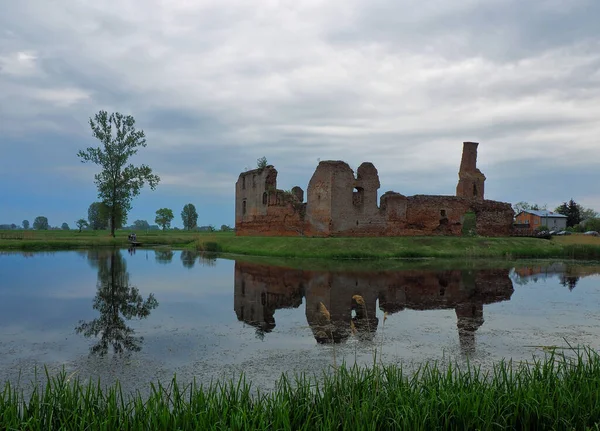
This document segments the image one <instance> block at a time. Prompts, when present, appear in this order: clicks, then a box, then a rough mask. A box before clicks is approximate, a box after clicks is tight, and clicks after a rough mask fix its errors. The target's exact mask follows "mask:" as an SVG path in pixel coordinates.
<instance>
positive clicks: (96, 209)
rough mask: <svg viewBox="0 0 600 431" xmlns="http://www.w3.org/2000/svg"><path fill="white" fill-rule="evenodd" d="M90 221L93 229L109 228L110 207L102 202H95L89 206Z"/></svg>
mask: <svg viewBox="0 0 600 431" xmlns="http://www.w3.org/2000/svg"><path fill="white" fill-rule="evenodd" d="M88 222H89V223H90V227H91V228H92V229H93V230H103V229H106V228H108V208H107V206H106V205H104V203H102V202H93V203H91V204H90V206H89V207H88Z"/></svg>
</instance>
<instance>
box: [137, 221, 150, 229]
mask: <svg viewBox="0 0 600 431" xmlns="http://www.w3.org/2000/svg"><path fill="white" fill-rule="evenodd" d="M133 228H134V229H136V230H147V229H150V224H149V223H148V222H147V221H146V220H136V221H134V222H133Z"/></svg>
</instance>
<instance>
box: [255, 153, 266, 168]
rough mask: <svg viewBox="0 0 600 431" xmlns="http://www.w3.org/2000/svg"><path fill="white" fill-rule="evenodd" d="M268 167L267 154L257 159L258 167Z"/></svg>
mask: <svg viewBox="0 0 600 431" xmlns="http://www.w3.org/2000/svg"><path fill="white" fill-rule="evenodd" d="M266 167H267V158H266V157H265V156H263V157H261V158H260V159H256V168H257V169H264V168H266Z"/></svg>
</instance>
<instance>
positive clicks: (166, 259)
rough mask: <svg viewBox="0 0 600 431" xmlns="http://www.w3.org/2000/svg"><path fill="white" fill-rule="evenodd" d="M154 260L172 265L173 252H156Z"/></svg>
mask: <svg viewBox="0 0 600 431" xmlns="http://www.w3.org/2000/svg"><path fill="white" fill-rule="evenodd" d="M154 258H155V259H156V261H157V262H158V263H171V261H172V260H173V251H172V250H155V251H154Z"/></svg>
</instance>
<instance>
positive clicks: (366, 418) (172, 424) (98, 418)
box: [0, 349, 600, 430]
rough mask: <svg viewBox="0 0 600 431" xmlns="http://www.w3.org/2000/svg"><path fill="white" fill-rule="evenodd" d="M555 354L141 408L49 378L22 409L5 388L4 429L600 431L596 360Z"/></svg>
mask: <svg viewBox="0 0 600 431" xmlns="http://www.w3.org/2000/svg"><path fill="white" fill-rule="evenodd" d="M574 351H575V352H576V355H575V357H569V356H567V355H565V354H562V353H556V350H555V349H551V350H550V353H548V354H547V355H546V356H545V357H544V358H543V359H535V358H534V360H533V362H532V363H530V364H518V365H515V364H512V363H511V362H499V363H496V364H495V365H494V367H493V369H492V370H491V371H490V372H486V373H483V372H482V371H481V370H480V369H479V368H474V367H470V366H468V364H467V366H465V367H463V368H462V369H461V368H457V367H456V366H448V367H446V368H441V367H439V366H438V365H436V364H425V365H423V366H422V367H420V368H419V369H418V370H417V371H416V372H415V373H411V374H410V375H408V374H407V373H404V372H403V369H402V367H398V366H393V365H390V366H384V365H380V366H374V367H371V368H367V367H364V368H363V367H356V366H355V367H350V368H347V367H345V366H341V367H339V368H337V369H336V371H335V372H332V373H329V374H325V375H324V376H323V377H322V378H321V379H315V378H309V377H306V376H296V377H295V378H289V377H287V376H286V375H283V376H282V377H281V378H280V380H279V381H278V384H277V386H276V388H275V389H274V390H273V391H272V392H269V393H256V392H255V391H254V390H253V388H252V386H251V384H249V383H247V382H246V381H245V380H244V378H243V377H242V378H240V379H239V380H237V381H230V382H227V383H215V384H211V385H210V386H208V387H202V386H198V385H196V384H195V383H192V384H190V385H188V386H183V387H181V386H180V385H179V384H178V383H177V380H176V378H173V380H172V381H171V382H170V383H169V384H166V385H163V384H161V383H157V384H153V385H152V386H151V391H150V395H149V396H148V397H146V398H142V397H141V395H139V393H138V394H135V395H133V396H127V395H125V394H123V392H122V390H121V388H120V386H119V385H118V383H117V384H115V385H114V386H111V387H108V388H105V389H102V387H101V385H100V383H99V382H98V383H96V384H93V383H84V382H81V381H80V380H78V379H76V378H75V379H69V377H68V376H67V375H66V374H65V373H61V374H59V375H58V376H54V377H51V376H47V383H46V384H45V386H43V387H41V388H38V387H37V386H36V389H34V391H33V394H32V395H31V396H30V397H28V398H27V399H25V398H24V396H23V395H22V392H19V391H17V390H16V389H15V388H13V387H11V385H10V384H8V383H7V384H5V386H4V389H3V390H2V391H1V392H0V428H2V429H28V430H47V429H98V430H103V429H106V430H113V429H128V430H137V429H140V430H142V429H143V430H146V429H179V430H186V429H231V430H246V429H257V430H267V429H269V430H271V429H284V430H288V429H294V430H313V429H323V430H338V429H364V430H380V429H406V430H432V429H460V430H463V429H480V430H494V429H527V430H529V429H590V428H592V429H599V426H598V424H599V423H600V391H599V390H598V386H599V385H600V358H599V356H598V354H597V353H596V352H594V351H592V350H590V349H583V350H578V349H576V350H574Z"/></svg>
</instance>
